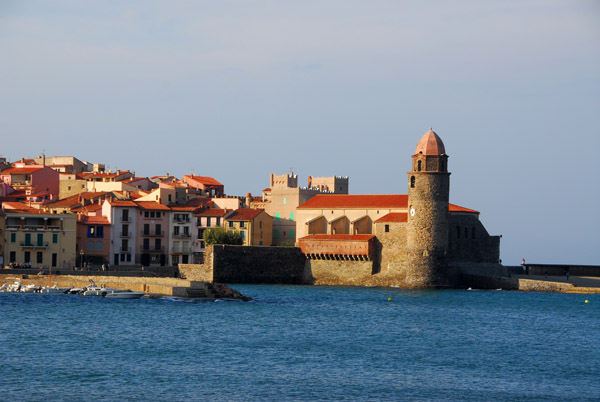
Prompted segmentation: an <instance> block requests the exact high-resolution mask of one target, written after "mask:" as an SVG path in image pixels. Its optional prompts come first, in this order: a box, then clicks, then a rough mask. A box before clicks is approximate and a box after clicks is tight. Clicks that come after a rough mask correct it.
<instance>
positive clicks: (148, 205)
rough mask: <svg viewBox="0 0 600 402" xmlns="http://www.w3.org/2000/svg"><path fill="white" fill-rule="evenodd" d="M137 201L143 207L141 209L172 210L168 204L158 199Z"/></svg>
mask: <svg viewBox="0 0 600 402" xmlns="http://www.w3.org/2000/svg"><path fill="white" fill-rule="evenodd" d="M135 203H136V204H137V205H138V206H139V207H140V208H141V209H148V210H150V209H153V210H161V211H170V210H171V208H169V207H167V206H166V205H163V204H161V203H159V202H156V201H135Z"/></svg>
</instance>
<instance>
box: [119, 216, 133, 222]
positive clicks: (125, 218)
mask: <svg viewBox="0 0 600 402" xmlns="http://www.w3.org/2000/svg"><path fill="white" fill-rule="evenodd" d="M120 221H121V222H123V223H127V222H131V217H129V216H122V217H121V219H120Z"/></svg>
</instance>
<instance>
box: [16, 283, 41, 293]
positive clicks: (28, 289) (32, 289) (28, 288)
mask: <svg viewBox="0 0 600 402" xmlns="http://www.w3.org/2000/svg"><path fill="white" fill-rule="evenodd" d="M40 289H41V287H40V286H38V285H34V284H31V285H25V286H21V289H20V292H21V293H36V292H38V291H39V290H40Z"/></svg>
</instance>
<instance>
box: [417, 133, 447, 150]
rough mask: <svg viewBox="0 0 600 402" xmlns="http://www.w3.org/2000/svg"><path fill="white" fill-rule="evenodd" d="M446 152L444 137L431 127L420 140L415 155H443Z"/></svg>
mask: <svg viewBox="0 0 600 402" xmlns="http://www.w3.org/2000/svg"><path fill="white" fill-rule="evenodd" d="M445 153H446V148H445V147H444V143H443V142H442V139H441V138H440V137H439V136H438V135H437V134H436V133H435V132H434V131H433V130H432V129H431V128H430V129H429V131H428V132H426V133H425V134H424V135H423V137H421V139H420V140H419V143H418V144H417V148H416V149H415V155H418V154H423V155H442V154H445Z"/></svg>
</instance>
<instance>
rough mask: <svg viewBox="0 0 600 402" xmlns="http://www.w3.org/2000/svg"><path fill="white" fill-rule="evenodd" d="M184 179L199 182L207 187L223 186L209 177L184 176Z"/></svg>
mask: <svg viewBox="0 0 600 402" xmlns="http://www.w3.org/2000/svg"><path fill="white" fill-rule="evenodd" d="M183 177H184V178H189V179H190V180H194V181H197V182H198V183H201V184H204V185H205V186H222V185H223V184H221V183H219V182H218V181H217V180H215V179H213V178H212V177H208V176H195V175H184V176H183Z"/></svg>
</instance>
